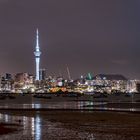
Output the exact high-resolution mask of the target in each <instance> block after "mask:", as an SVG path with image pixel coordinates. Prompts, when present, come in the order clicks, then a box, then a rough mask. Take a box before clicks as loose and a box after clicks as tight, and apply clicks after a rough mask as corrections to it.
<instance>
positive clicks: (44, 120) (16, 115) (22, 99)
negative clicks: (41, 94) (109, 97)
mask: <svg viewBox="0 0 140 140" xmlns="http://www.w3.org/2000/svg"><path fill="white" fill-rule="evenodd" d="M61 98H62V99H61ZM69 98H70V99H69ZM76 98H77V97H76ZM76 98H75V97H74V99H73V98H71V97H64V98H63V97H60V100H61V101H60V100H59V101H58V99H59V97H57V99H53V100H52V99H48V98H47V99H40V98H34V97H33V96H30V95H16V98H9V97H6V99H4V100H3V99H2V100H0V121H1V123H2V126H0V129H1V128H3V127H5V128H8V129H10V130H9V131H7V130H6V131H5V133H1V132H0V134H1V135H0V140H15V139H16V140H46V139H48V140H61V139H68V140H71V139H73V140H80V139H83V140H118V139H120V140H139V139H140V113H139V111H136V112H133V111H126V112H124V111H119V110H117V111H115V110H113V111H108V110H102V108H111V107H112V108H119V109H122V108H125V109H127V108H128V109H129V108H133V109H137V110H138V109H139V102H138V103H136V102H134V103H131V102H123V103H118V102H117V103H116V102H114V103H103V102H101V104H100V103H99V102H94V101H88V100H84V101H83V100H81V101H79V99H78V100H77V101H75V99H76ZM85 108H87V109H85ZM94 108H95V110H96V108H99V110H100V111H95V110H94ZM7 126H8V127H7Z"/></svg>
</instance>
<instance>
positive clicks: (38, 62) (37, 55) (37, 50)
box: [34, 29, 41, 80]
mask: <svg viewBox="0 0 140 140" xmlns="http://www.w3.org/2000/svg"><path fill="white" fill-rule="evenodd" d="M34 55H35V62H36V80H40V79H39V69H40V55H41V51H40V47H39V34H38V29H37V30H36V47H35V52H34Z"/></svg>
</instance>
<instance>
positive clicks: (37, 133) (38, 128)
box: [35, 115, 41, 140]
mask: <svg viewBox="0 0 140 140" xmlns="http://www.w3.org/2000/svg"><path fill="white" fill-rule="evenodd" d="M40 139H41V120H40V117H39V116H38V115H37V116H36V118H35V140H40Z"/></svg>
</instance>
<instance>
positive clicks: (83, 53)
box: [0, 0, 140, 78]
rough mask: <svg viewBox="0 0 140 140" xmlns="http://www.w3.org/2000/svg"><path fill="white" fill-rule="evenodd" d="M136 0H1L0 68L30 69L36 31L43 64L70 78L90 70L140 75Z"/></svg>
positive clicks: (129, 75)
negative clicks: (67, 71)
mask: <svg viewBox="0 0 140 140" xmlns="http://www.w3.org/2000/svg"><path fill="white" fill-rule="evenodd" d="M139 7H140V2H139V1H137V0H133V1H132V0H117V1H113V0H94V1H93V0H24V1H23V0H9V1H8V0H0V67H1V69H0V72H1V73H4V72H11V73H16V72H21V71H27V72H30V73H34V54H33V51H34V47H35V30H36V28H39V33H40V47H41V50H42V56H41V66H42V67H43V68H46V69H47V72H48V74H59V72H60V71H62V72H63V73H65V74H66V65H68V66H69V69H70V71H71V74H72V76H73V77H77V76H80V75H81V74H86V73H88V72H92V73H93V74H97V73H121V74H124V75H126V76H128V77H131V78H140V75H139V71H140V63H139V59H140V55H139V54H140V47H139V46H140V39H139V38H140V26H139V25H140V16H139V13H140V9H139Z"/></svg>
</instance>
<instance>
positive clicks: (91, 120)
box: [1, 110, 140, 140]
mask: <svg viewBox="0 0 140 140" xmlns="http://www.w3.org/2000/svg"><path fill="white" fill-rule="evenodd" d="M1 113H2V114H9V115H14V116H18V115H19V116H28V117H32V116H36V115H37V114H39V115H40V116H41V117H42V118H44V119H47V120H49V121H51V122H60V123H62V126H63V127H64V128H66V129H71V130H75V131H78V132H79V131H81V132H89V133H93V134H95V135H96V136H100V137H103V136H105V135H113V136H114V139H115V137H116V139H118V138H119V139H125V140H126V139H127V140H131V139H132V138H133V139H134V140H139V139H140V114H136V113H135V114H134V113H123V112H121V113H119V112H106V111H105V112H103V111H102V112H100V111H98V112H94V111H84V112H81V111H53V110H52V111H41V110H40V111H35V110H32V111H22V110H21V111H20V110H17V111H15V110H12V111H6V110H5V111H4V110H3V111H1ZM100 139H103V138H100ZM114 139H113V140H114ZM116 139H115V140H116Z"/></svg>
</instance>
